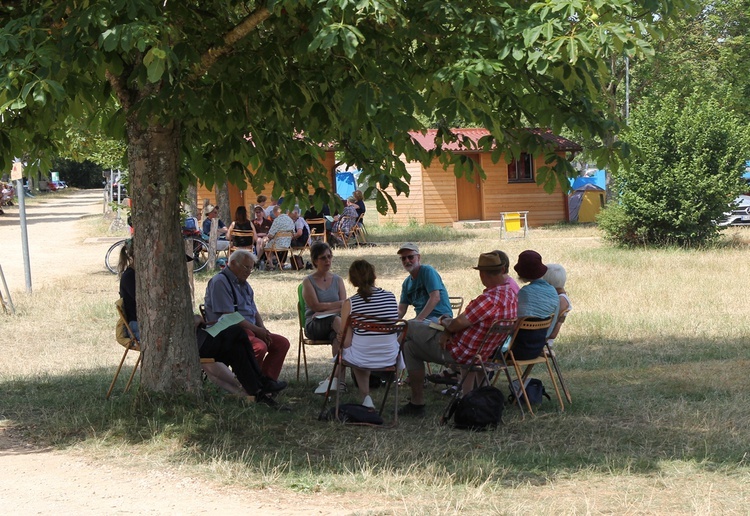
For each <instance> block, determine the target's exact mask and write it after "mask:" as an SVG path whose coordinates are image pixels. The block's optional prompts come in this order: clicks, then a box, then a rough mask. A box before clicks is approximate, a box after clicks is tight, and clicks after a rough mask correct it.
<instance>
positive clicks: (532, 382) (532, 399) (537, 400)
mask: <svg viewBox="0 0 750 516" xmlns="http://www.w3.org/2000/svg"><path fill="white" fill-rule="evenodd" d="M524 387H525V388H526V394H527V395H528V396H529V403H531V404H532V405H540V404H541V403H542V401H543V400H544V398H547V399H548V400H551V399H552V398H550V397H549V394H547V391H546V390H545V389H544V384H543V383H542V381H541V380H539V379H537V378H527V379H526V382H525V383H524ZM516 391H519V394H520V395H521V397H520V398H519V400H518V402H519V403H523V404H524V405H525V404H526V401H524V399H523V393H522V392H520V391H521V387H520V386H519V384H518V380H513V385H512V386H511V389H510V395H509V396H508V403H509V404H513V402H514V401H515V399H516V396H515V394H513V393H514V392H516Z"/></svg>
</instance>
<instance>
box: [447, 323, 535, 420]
mask: <svg viewBox="0 0 750 516" xmlns="http://www.w3.org/2000/svg"><path fill="white" fill-rule="evenodd" d="M515 329H516V320H515V319H498V320H497V321H494V322H493V323H492V326H490V328H489V329H488V330H487V333H486V334H485V336H484V339H482V343H481V344H480V345H479V348H477V353H476V354H475V355H474V356H473V357H472V359H471V360H470V361H469V363H468V364H450V365H451V367H453V368H454V369H455V370H456V371H459V370H460V371H461V381H460V382H459V383H458V388H457V390H456V392H455V393H454V394H453V395H452V396H451V400H450V401H449V402H448V405H446V407H445V410H444V411H443V416H442V417H441V418H440V422H441V424H445V423H447V422H448V414H449V412H450V408H451V405H453V403H454V401H455V398H458V397H460V396H462V395H463V387H464V384H465V383H466V382H467V381H472V382H473V383H474V385H473V388H477V387H481V386H482V385H490V382H491V380H492V378H491V376H490V371H492V372H493V374H495V373H497V371H499V370H503V371H504V372H505V376H506V377H507V378H508V383H509V384H510V383H511V379H510V373H509V372H508V366H507V365H506V364H505V363H504V362H502V361H501V362H495V361H493V360H492V357H493V356H495V355H496V354H498V353H500V349H501V348H502V346H503V344H504V343H505V342H506V341H507V339H508V338H509V337H511V336H512V335H513V334H514V332H515ZM483 357H487V359H485V358H483ZM495 376H497V375H496V374H495ZM521 417H523V409H521Z"/></svg>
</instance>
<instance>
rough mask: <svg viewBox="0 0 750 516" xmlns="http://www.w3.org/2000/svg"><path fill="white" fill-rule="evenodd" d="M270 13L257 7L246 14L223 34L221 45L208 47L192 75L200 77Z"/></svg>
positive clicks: (265, 8)
mask: <svg viewBox="0 0 750 516" xmlns="http://www.w3.org/2000/svg"><path fill="white" fill-rule="evenodd" d="M271 14H272V13H271V11H269V10H268V8H267V7H265V6H262V7H258V8H257V9H255V11H253V12H252V13H250V14H249V15H248V16H246V17H245V19H244V20H242V21H241V22H240V23H239V25H237V26H236V27H234V28H232V29H231V30H230V31H229V32H227V33H226V34H224V37H223V40H224V44H223V45H222V46H220V47H212V48H209V49H208V51H206V53H205V54H203V56H202V57H201V64H200V67H198V69H196V70H195V73H194V74H193V75H194V77H200V76H201V75H203V74H204V73H206V72H208V70H209V69H210V68H211V67H212V66H213V65H214V63H216V61H218V59H219V58H220V57H222V56H223V55H225V54H227V53H229V52H230V51H231V50H232V49H233V48H234V45H235V44H236V43H237V42H238V41H240V40H241V39H243V38H244V37H245V36H247V35H248V34H250V33H251V32H252V31H254V30H255V29H256V28H257V27H258V25H260V24H261V23H262V22H263V21H265V20H267V19H268V18H270V17H271Z"/></svg>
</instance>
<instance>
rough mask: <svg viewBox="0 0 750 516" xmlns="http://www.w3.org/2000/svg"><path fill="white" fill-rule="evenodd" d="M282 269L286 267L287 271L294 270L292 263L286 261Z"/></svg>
mask: <svg viewBox="0 0 750 516" xmlns="http://www.w3.org/2000/svg"><path fill="white" fill-rule="evenodd" d="M282 269H284V270H285V271H289V270H292V264H291V263H285V264H284V266H283V267H282Z"/></svg>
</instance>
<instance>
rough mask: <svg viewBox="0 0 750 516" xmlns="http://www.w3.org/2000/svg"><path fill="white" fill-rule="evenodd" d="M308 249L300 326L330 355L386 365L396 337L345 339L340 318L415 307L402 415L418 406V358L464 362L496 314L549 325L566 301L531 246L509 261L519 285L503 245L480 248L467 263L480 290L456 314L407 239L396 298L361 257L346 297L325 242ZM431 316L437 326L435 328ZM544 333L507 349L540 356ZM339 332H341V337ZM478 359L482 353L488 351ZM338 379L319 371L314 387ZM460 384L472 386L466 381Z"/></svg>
mask: <svg viewBox="0 0 750 516" xmlns="http://www.w3.org/2000/svg"><path fill="white" fill-rule="evenodd" d="M310 255H311V260H312V263H313V267H314V268H315V272H314V273H312V274H310V275H309V276H308V277H307V278H305V280H304V282H303V291H302V293H303V297H304V300H305V303H306V306H307V312H306V314H305V315H306V321H305V333H306V335H307V336H308V338H311V339H317V340H330V341H331V342H332V354H333V355H334V356H336V355H337V354H338V353H339V352H341V353H342V356H343V358H344V359H345V360H346V361H347V362H348V363H351V364H355V365H358V366H360V367H364V368H379V367H385V366H389V365H393V364H394V362H395V359H396V356H397V354H398V343H397V341H396V337H395V336H392V338H389V339H385V338H383V336H377V339H375V338H374V337H375V336H370V337H371V338H369V339H365V338H364V337H365V336H364V335H357V334H355V335H354V336H353V338H350V335H349V334H347V333H346V332H345V331H344V330H345V328H346V323H347V318H348V317H349V315H350V314H352V313H357V314H363V315H366V316H377V317H383V318H386V319H401V318H403V317H404V316H405V315H406V312H407V310H408V309H409V307H410V306H413V307H414V309H415V313H416V317H414V318H413V319H411V320H410V321H409V324H408V331H407V334H406V337H405V340H404V360H405V366H406V369H407V371H408V373H409V378H410V381H409V384H410V386H411V400H410V402H409V403H408V404H407V405H405V406H404V407H402V408H401V410H400V411H399V413H400V414H402V415H416V416H420V415H423V414H424V412H425V408H424V369H425V362H433V363H441V364H467V363H469V362H470V361H471V360H472V358H473V357H474V356H475V355H476V354H477V352H478V351H479V347H480V345H481V344H482V341H483V339H484V337H485V336H486V335H487V332H488V331H489V329H490V327H491V326H492V324H493V323H494V322H495V321H496V320H499V319H516V318H519V317H538V318H542V319H544V318H548V317H550V316H553V323H552V326H551V328H555V326H556V324H555V322H556V319H557V315H558V313H561V310H560V309H561V304H562V303H564V307H563V309H564V310H567V309H568V308H569V306H570V305H569V300H568V298H567V294H565V279H566V278H565V270H564V269H563V268H562V266H560V265H557V264H554V265H550V266H546V265H544V263H543V262H542V257H541V256H540V255H539V253H537V252H536V251H531V250H528V251H524V252H522V253H521V254H520V255H519V257H518V263H517V264H516V265H515V267H514V269H515V271H516V273H517V274H518V276H519V279H521V281H523V282H527V283H528V284H527V285H526V286H524V287H523V288H522V289H519V287H518V284H517V283H516V282H515V280H513V279H512V278H511V277H510V276H509V275H508V269H509V266H510V261H509V258H508V256H507V255H506V254H505V253H504V252H502V251H499V250H496V251H492V252H489V253H483V254H481V255H480V256H479V260H478V263H477V266H476V267H474V269H475V270H477V271H479V278H480V281H481V282H482V284H483V285H484V287H485V289H484V291H483V292H482V294H481V295H479V296H478V297H477V298H476V299H474V300H472V301H471V302H470V303H469V304H468V305H467V307H466V310H464V311H463V312H462V313H461V314H460V315H458V316H457V317H453V311H452V308H451V304H450V298H449V295H448V291H447V289H446V288H445V285H444V283H443V280H442V278H441V277H440V274H438V272H437V271H436V270H435V269H434V268H433V267H431V266H429V265H423V264H422V263H421V255H420V252H419V247H418V246H417V245H416V244H413V243H406V244H403V245H402V246H401V247H400V248H399V249H398V255H399V257H400V259H401V263H402V265H403V267H404V269H405V270H406V271H407V272H408V273H409V274H408V276H407V277H406V279H405V280H404V282H403V284H402V286H401V293H400V298H399V301H398V303H397V302H396V297H395V296H394V295H393V294H392V293H390V292H387V291H383V290H382V289H379V288H377V287H375V278H376V275H375V270H374V268H373V267H372V265H371V264H369V263H368V262H366V261H365V260H357V261H355V262H354V263H352V265H351V267H350V268H349V281H350V283H351V284H352V285H354V286H355V287H356V288H357V294H355V295H354V296H352V297H350V298H347V297H346V289H345V287H344V282H343V280H342V279H341V278H340V277H338V276H337V275H335V274H332V273H331V271H330V269H331V260H332V252H331V249H330V248H329V247H328V246H327V245H325V244H323V243H320V244H317V243H316V244H314V245H313V247H312V248H311V252H310ZM545 278H546V279H545ZM547 279H548V280H549V282H548V281H547ZM550 282H552V284H550ZM430 323H433V324H430ZM434 323H437V325H439V326H441V327H442V328H436V327H435V324H434ZM557 329H559V327H558V328H557ZM548 334H552V330H550V332H549V333H548V332H544V334H543V335H541V334H538V333H536V334H535V333H528V334H526V335H523V336H522V338H520V339H517V341H516V344H515V345H516V348H515V350H514V353H515V354H516V356H517V358H518V359H524V358H534V357H537V356H539V354H540V353H541V352H542V349H543V347H544V345H545V343H546V342H547V336H548ZM342 335H345V336H346V338H345V339H344V340H343V341H342ZM376 341H377V342H376ZM490 351H494V350H490ZM482 358H483V359H485V360H486V359H488V358H489V356H483V357H482ZM354 374H355V378H356V380H357V387H358V389H359V393H360V395H361V397H362V404H363V405H365V406H372V399H371V398H370V396H369V381H367V378H366V375H364V372H363V371H358V370H357V369H356V368H355V369H354ZM361 376H362V377H361ZM338 383H339V382H338V378H326V379H324V380H322V381H321V382H320V384H319V385H318V387H317V389H316V390H315V393H316V394H325V393H326V392H327V391H328V389H329V385H330V389H339V388H342V386H340V385H339V384H338ZM465 387H466V388H467V389H469V388H471V387H470V385H469V384H468V383H467V384H465Z"/></svg>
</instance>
